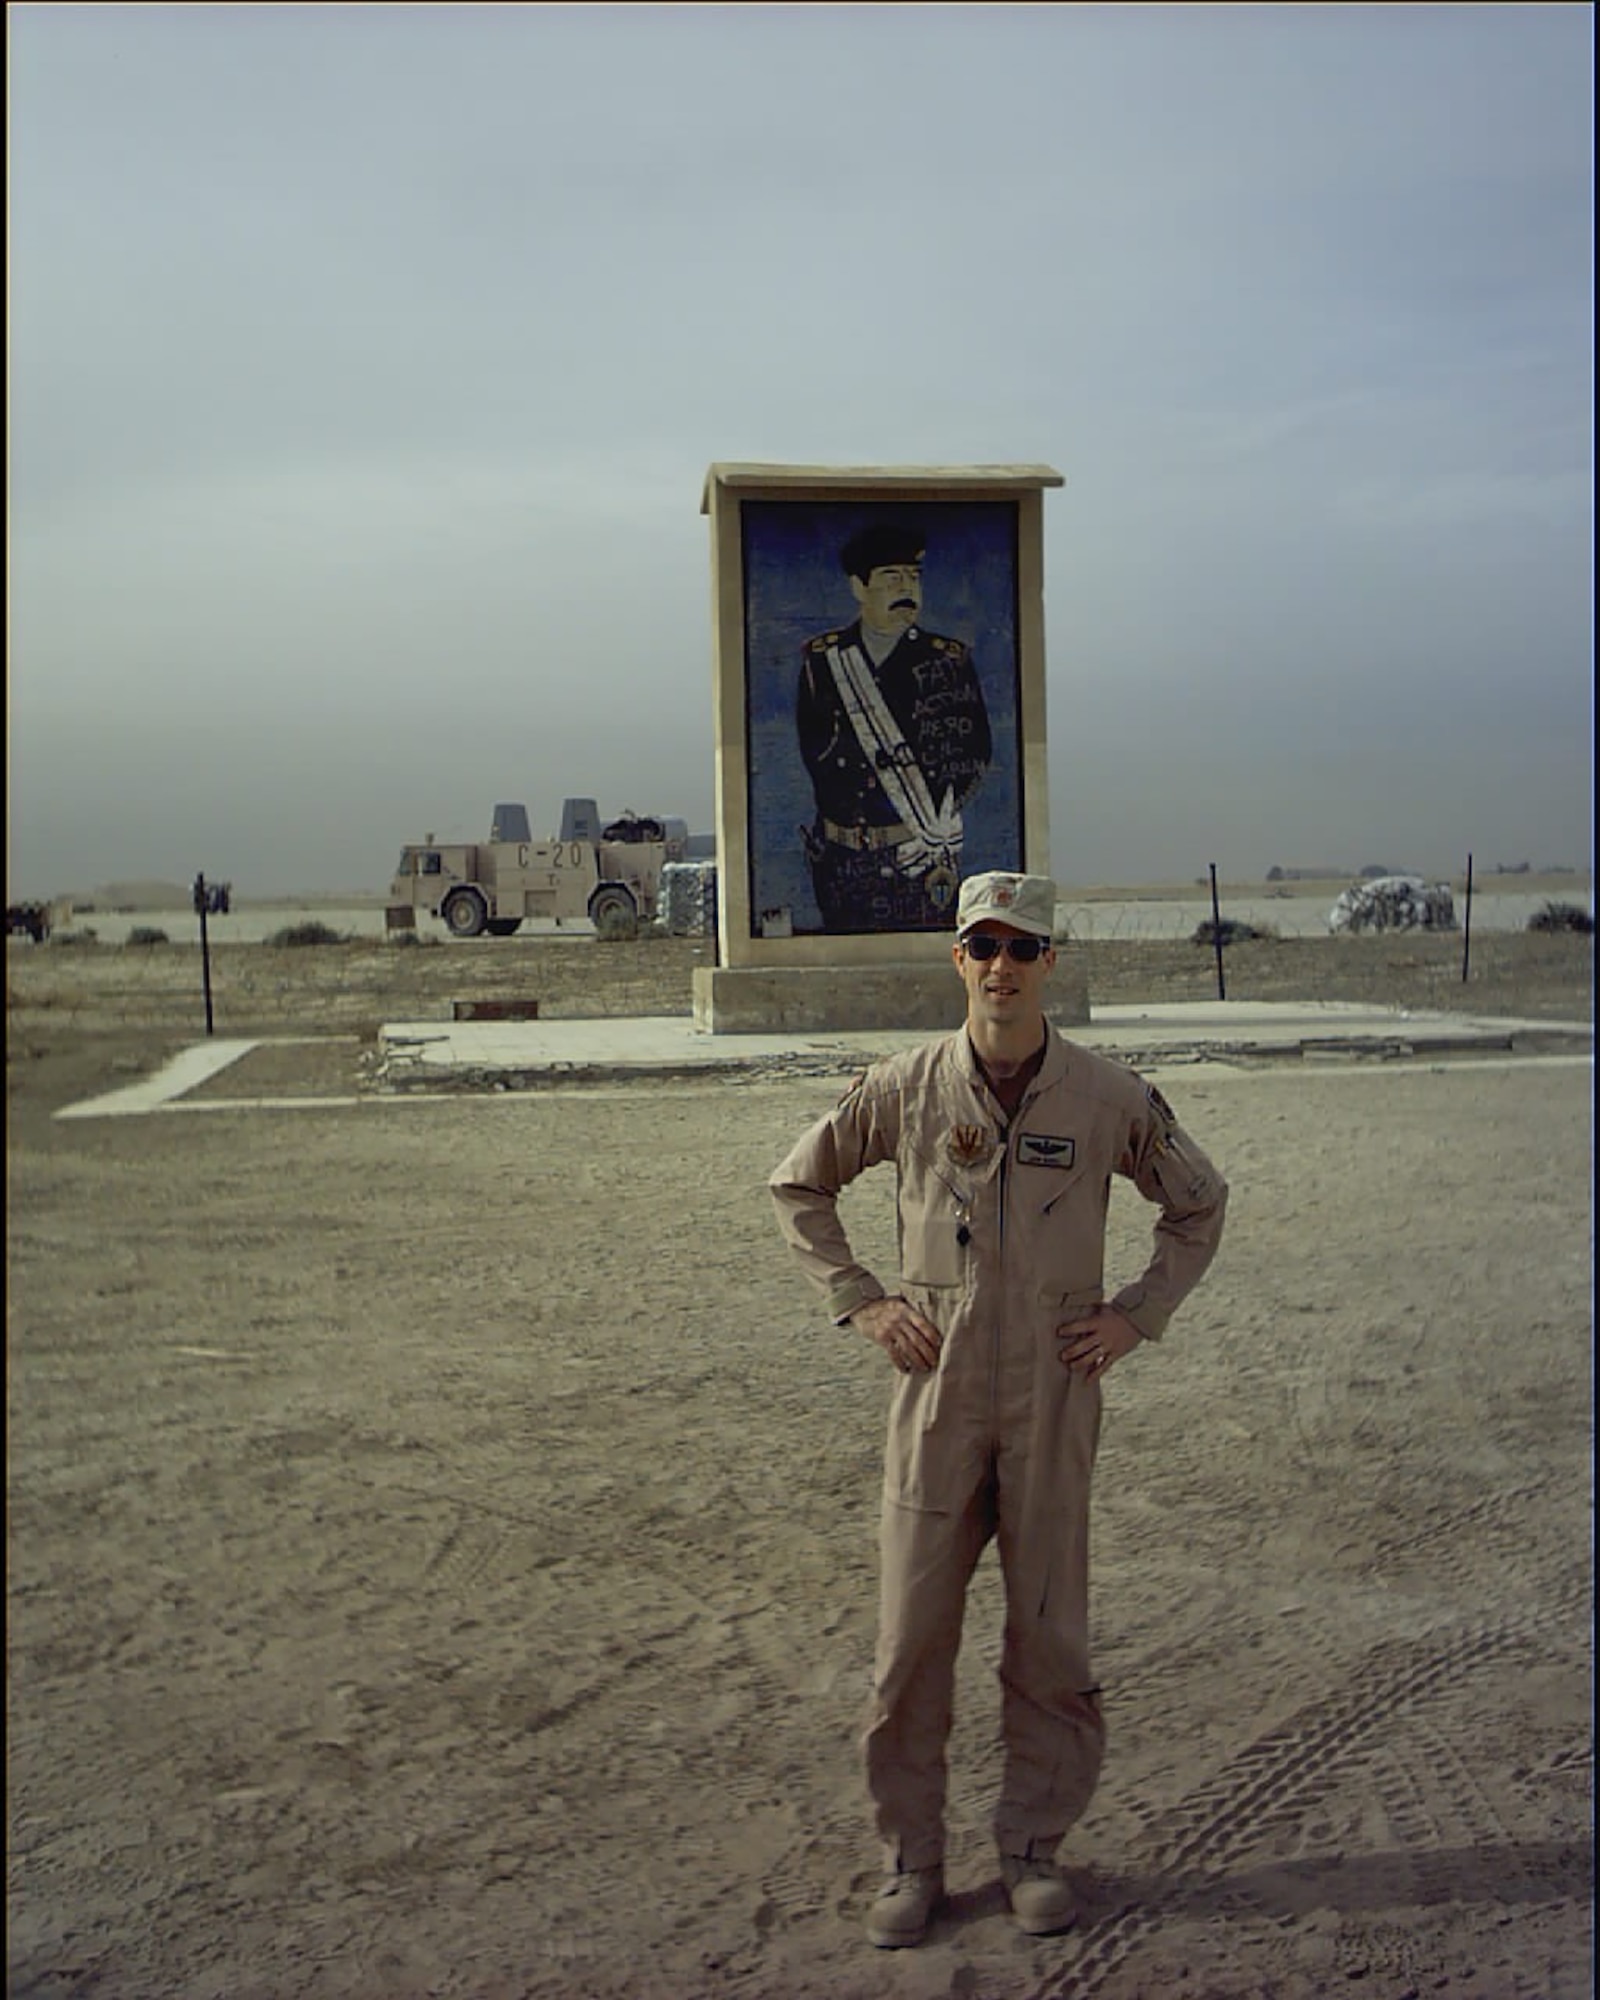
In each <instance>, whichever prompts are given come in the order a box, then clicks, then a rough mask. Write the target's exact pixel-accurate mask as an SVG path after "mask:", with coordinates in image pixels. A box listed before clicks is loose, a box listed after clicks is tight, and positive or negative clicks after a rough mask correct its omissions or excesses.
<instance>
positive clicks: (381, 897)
mask: <svg viewBox="0 0 1600 2000" xmlns="http://www.w3.org/2000/svg"><path fill="white" fill-rule="evenodd" d="M1373 866H1374V864H1372V863H1368V864H1366V866H1365V867H1364V868H1348V869H1345V868H1328V869H1325V870H1324V869H1310V868H1286V867H1281V866H1279V865H1278V864H1274V871H1272V872H1268V873H1266V874H1263V875H1260V876H1219V877H1218V879H1217V888H1218V891H1219V893H1220V892H1221V891H1222V890H1224V889H1226V890H1228V891H1229V892H1231V893H1233V894H1238V893H1240V892H1246V893H1250V894H1256V895H1261V894H1265V895H1270V894H1271V892H1272V891H1273V890H1274V889H1280V890H1288V889H1292V888H1296V887H1298V888H1302V889H1312V888H1316V887H1318V886H1326V885H1329V884H1334V883H1340V884H1348V883H1351V882H1357V881H1360V880H1362V879H1363V878H1364V877H1370V873H1371V870H1372V868H1373ZM1386 872H1388V873H1392V874H1395V875H1418V876H1421V877H1423V878H1424V879H1427V880H1433V881H1442V882H1448V883H1450V884H1451V885H1452V886H1455V885H1457V884H1461V885H1463V886H1464V884H1465V881H1466V871H1465V869H1464V868H1463V869H1457V870H1453V871H1443V872H1434V871H1430V870H1428V869H1421V868H1395V869H1391V870H1387V871H1386ZM1552 876H1559V877H1563V878H1567V877H1572V878H1576V879H1579V880H1582V881H1586V882H1592V879H1593V864H1592V863H1590V864H1587V865H1583V864H1575V863H1570V862H1548V863H1543V864H1540V865H1538V866H1534V865H1532V864H1529V863H1526V862H1519V863H1514V864H1509V865H1508V864H1505V863H1496V864H1494V865H1493V866H1492V867H1489V868H1482V869H1480V868H1478V867H1476V866H1474V869H1473V885H1474V887H1479V886H1482V885H1484V884H1486V883H1490V882H1493V883H1495V884H1498V885H1501V886H1508V885H1511V884H1515V883H1519V882H1530V883H1533V882H1539V881H1542V880H1544V879H1546V878H1547V877H1552ZM208 879H209V880H210V881H212V882H213V884H216V885H219V886H220V884H221V882H222V879H223V878H221V877H215V876H213V877H209V878H208ZM1055 882H1056V899H1057V901H1058V902H1069V901H1071V900H1072V898H1073V897H1074V896H1087V895H1095V896H1099V897H1106V896H1107V895H1110V896H1111V897H1112V899H1113V900H1114V899H1115V897H1116V896H1117V895H1119V894H1123V893H1125V892H1126V893H1132V892H1146V893H1147V892H1149V891H1151V890H1162V891H1167V892H1172V893H1174V894H1175V895H1177V896H1180V897H1183V898H1185V899H1187V898H1188V897H1189V896H1191V895H1194V894H1196V893H1205V892H1208V891H1209V889H1210V886H1211V882H1210V877H1209V876H1208V875H1194V876H1189V877H1187V878H1184V877H1180V876H1176V875H1149V876H1130V877H1127V878H1124V879H1123V880H1120V881H1114V880H1111V879H1109V878H1102V879H1100V880H1097V881H1085V882H1070V881H1065V880H1063V879H1062V877H1061V876H1059V875H1058V876H1056V878H1055ZM227 886H228V887H229V889H230V890H231V892H232V900H233V902H234V903H235V904H236V905H240V906H243V905H247V904H248V905H254V906H256V907H258V908H259V907H261V906H264V905H284V906H288V907H294V906H297V905H307V906H310V905H323V906H337V905H340V904H346V905H349V906H351V907H357V908H358V907H361V906H363V905H372V904H380V905H381V904H383V903H385V902H386V901H387V900H388V898H387V892H386V891H385V890H383V889H373V888H350V887H345V888H337V889H307V888H300V889H241V888H239V887H238V885H237V884H236V883H229V884H228V885H227ZM191 896H192V888H191V885H190V884H187V883H181V882H173V881H165V880H162V879H161V878H159V877H127V878H124V879H122V880H121V881H112V882H104V883H100V884H97V885H96V886H95V887H94V888H92V889H83V890H60V891H57V892H56V893H55V894H53V895H48V896H45V895H18V894H15V893H14V892H13V891H12V890H11V889H10V888H9V887H8V888H7V890H6V902H7V904H8V905H11V904H19V903H25V902H38V903H53V904H61V903H69V904H71V905H72V906H73V907H74V908H75V909H79V910H82V911H84V912H85V913H86V914H91V915H92V914H93V910H92V908H91V906H92V905H94V904H99V905H100V906H101V907H102V908H103V909H104V910H106V911H107V912H108V913H117V908H118V904H119V903H120V905H121V913H124V914H125V913H128V912H131V911H133V910H134V909H136V908H142V909H153V910H174V909H187V908H188V907H189V905H190V900H191Z"/></svg>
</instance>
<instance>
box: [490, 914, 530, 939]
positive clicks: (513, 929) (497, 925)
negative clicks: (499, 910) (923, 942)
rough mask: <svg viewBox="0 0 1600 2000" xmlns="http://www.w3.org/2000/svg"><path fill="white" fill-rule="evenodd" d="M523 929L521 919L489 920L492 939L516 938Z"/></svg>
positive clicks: (494, 918)
mask: <svg viewBox="0 0 1600 2000" xmlns="http://www.w3.org/2000/svg"><path fill="white" fill-rule="evenodd" d="M521 928H522V919H521V917H491V918H490V919H489V935H490V937H515V936H516V934H517V932H518V931H519V930H521Z"/></svg>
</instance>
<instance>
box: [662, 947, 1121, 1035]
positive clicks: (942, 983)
mask: <svg viewBox="0 0 1600 2000" xmlns="http://www.w3.org/2000/svg"><path fill="white" fill-rule="evenodd" d="M1045 1010H1046V1012H1047V1013H1048V1014H1049V1016H1050V1018H1051V1020H1052V1021H1054V1022H1055V1023H1056V1025H1057V1026H1058V1027H1062V1028H1067V1027H1081V1026H1083V1025H1084V1024H1085V1023H1086V1022H1087V1021H1088V1019H1089V982H1088V979H1087V977H1086V975H1085V974H1084V972H1083V970H1082V969H1081V968H1079V967H1072V966H1069V965H1064V964H1058V965H1057V966H1056V969H1055V971H1054V972H1053V973H1052V974H1051V976H1050V983H1049V985H1048V986H1047V987H1046V989H1045ZM965 1016H966V995H965V993H964V991H963V990H962V985H961V981H960V979H959V978H958V977H957V976H956V971H955V968H954V966H952V965H850V966H842V965H805V966H799V965H797V966H784V967H778V966H728V965H702V966H697V967H696V968H695V971H694V1022H695V1026H696V1027H697V1028H700V1029H703V1030H706V1031H708V1032H710V1033H711V1034H714V1035H779V1034H799V1035H818V1034H824V1035H825V1034H842V1033H848V1032H853V1031H856V1030H866V1031H869V1032H870V1031H874V1030H877V1029H889V1030H894V1031H897V1032H898V1031H902V1030H906V1029H914V1028H926V1029H927V1031H928V1033H929V1034H930V1035H936V1034H939V1033H941V1032H947V1031H948V1030H950V1029H952V1028H958V1027H960V1025H961V1023H962V1021H963V1019H964V1018H965Z"/></svg>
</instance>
